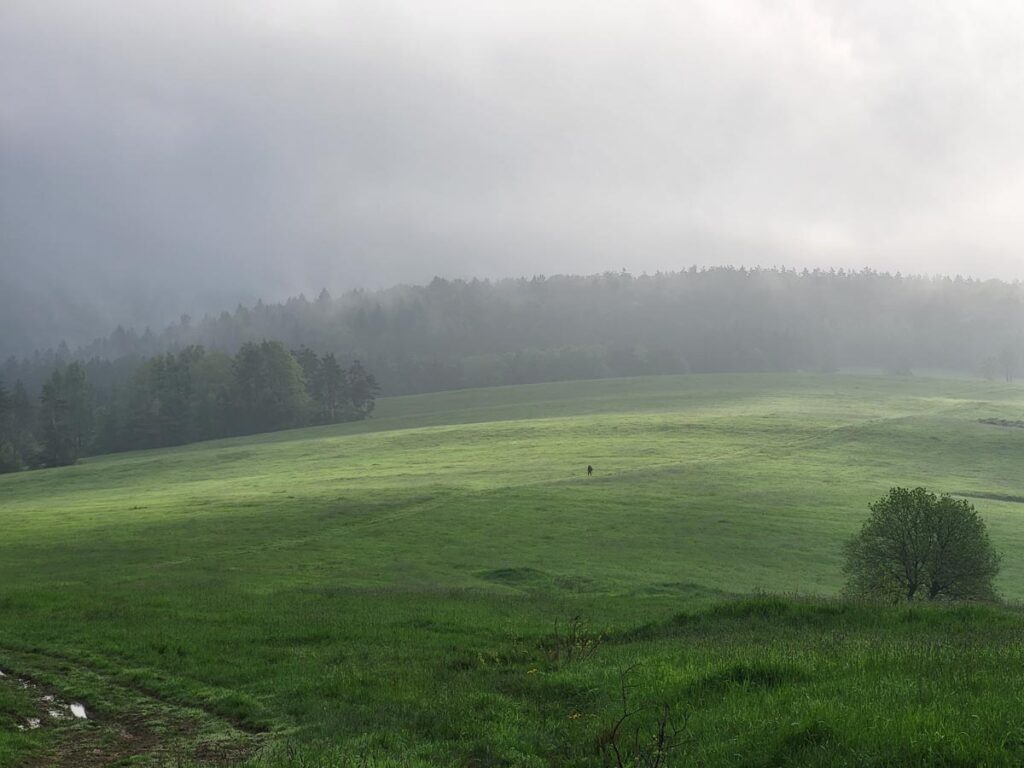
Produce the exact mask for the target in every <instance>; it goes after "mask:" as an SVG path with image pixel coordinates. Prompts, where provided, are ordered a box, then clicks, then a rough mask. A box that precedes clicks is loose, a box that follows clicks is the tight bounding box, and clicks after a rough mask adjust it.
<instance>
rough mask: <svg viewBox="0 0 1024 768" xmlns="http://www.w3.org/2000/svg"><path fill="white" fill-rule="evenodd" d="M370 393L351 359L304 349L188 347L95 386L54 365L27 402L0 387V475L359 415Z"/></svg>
mask: <svg viewBox="0 0 1024 768" xmlns="http://www.w3.org/2000/svg"><path fill="white" fill-rule="evenodd" d="M379 390H380V387H379V385H378V383H377V380H376V378H375V377H374V376H373V374H371V373H370V372H369V371H367V370H366V369H365V368H364V367H363V365H362V364H361V363H360V362H359V361H358V360H353V361H352V362H351V363H349V364H347V365H343V364H342V363H341V362H339V361H338V359H337V358H336V356H335V355H334V354H331V353H327V354H324V355H318V354H317V353H316V352H314V351H313V350H311V349H309V348H308V347H300V348H299V349H297V350H293V351H291V352H289V351H288V350H287V349H286V348H285V346H284V345H283V344H281V343H280V342H278V341H260V342H246V343H244V344H242V346H241V348H240V349H239V350H238V352H237V353H236V354H235V355H233V356H229V355H227V354H225V353H224V352H218V351H208V350H206V349H204V348H203V347H201V346H188V347H185V348H184V349H182V350H180V351H178V352H168V353H166V354H161V355H156V356H154V357H152V358H149V359H146V360H143V361H141V362H140V363H139V364H138V365H137V366H135V367H134V368H133V370H132V372H131V374H130V376H128V377H127V378H126V379H125V380H124V381H122V382H120V383H114V384H111V385H109V386H102V387H101V386H97V385H96V384H95V383H94V382H92V381H90V377H89V375H88V366H86V365H84V364H82V363H80V362H77V361H70V362H67V363H59V364H57V365H55V366H54V368H53V369H52V371H51V372H50V374H49V376H48V377H47V378H46V379H45V380H44V381H43V383H42V385H41V386H40V388H39V392H38V395H37V396H33V395H32V394H30V391H29V388H28V387H27V386H26V384H25V383H24V382H23V381H21V380H17V381H16V382H15V383H14V386H13V388H11V389H8V388H7V387H6V386H4V384H3V382H2V380H0V472H11V471H17V470H20V469H29V468H36V467H54V466H63V465H67V464H73V463H74V462H75V461H77V460H78V459H79V458H80V457H82V456H86V455H90V454H99V453H111V452H114V451H126V450H135V449H139V448H159V447H163V446H170V445H181V444H184V443H190V442H195V441H198V440H208V439H212V438H218V437H229V436H232V435H244V434H251V433H255V432H268V431H273V430H278V429H288V428H291V427H298V426H306V425H312V424H333V423H337V422H342V421H353V420H358V419H365V418H367V417H368V416H369V415H370V414H371V413H372V412H373V408H374V402H375V398H376V396H377V394H378V392H379Z"/></svg>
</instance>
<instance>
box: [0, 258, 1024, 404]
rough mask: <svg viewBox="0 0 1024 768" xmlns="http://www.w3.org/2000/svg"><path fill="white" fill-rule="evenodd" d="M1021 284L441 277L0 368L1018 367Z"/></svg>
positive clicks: (392, 387) (122, 332)
mask: <svg viewBox="0 0 1024 768" xmlns="http://www.w3.org/2000/svg"><path fill="white" fill-rule="evenodd" d="M1022 328H1024V286H1022V285H1021V284H1019V283H1007V282H1002V281H998V280H988V281H980V280H974V279H967V278H962V277H953V278H950V277H917V276H900V275H890V274H885V273H878V272H874V271H871V270H864V271H859V272H845V271H835V270H829V271H807V270H804V271H795V270H785V269H753V270H748V269H745V268H710V269H698V268H696V267H693V268H691V269H689V270H685V271H681V272H667V273H659V274H656V275H640V276H633V275H630V274H628V273H625V272H622V273H605V274H600V275H591V276H554V277H533V278H522V279H516V280H511V279H509V280H498V281H488V280H472V281H463V280H445V279H442V278H435V279H434V280H433V281H431V282H430V283H429V284H426V285H421V286H399V287H394V288H390V289H387V290H382V291H352V292H348V293H345V294H343V295H340V296H337V297H332V296H331V295H330V294H329V293H328V292H327V291H326V290H324V291H322V292H321V293H320V295H319V296H315V297H312V298H309V297H306V296H303V295H300V296H297V297H294V298H291V299H289V300H287V301H285V302H282V303H277V304H265V303H263V302H257V303H256V304H254V305H251V306H242V305H239V306H238V307H237V308H235V309H234V310H233V311H227V310H225V311H223V312H221V313H219V314H215V315H207V316H204V317H202V318H191V317H189V316H187V315H183V316H182V317H181V318H180V319H179V321H178V322H176V323H173V324H171V325H168V326H167V327H165V328H163V329H162V330H159V331H152V330H150V329H145V330H142V331H140V330H139V329H135V328H126V327H124V326H119V327H117V329H116V330H114V331H113V332H112V333H110V334H109V335H107V336H104V337H101V338H98V339H96V340H94V341H93V342H91V343H89V344H87V345H84V346H81V347H78V348H71V347H69V346H68V345H66V344H65V345H62V346H60V347H58V348H49V349H46V350H37V351H36V352H35V353H34V354H32V355H28V356H22V357H16V356H11V357H8V358H7V359H6V361H5V362H4V363H3V364H2V366H0V378H2V379H3V380H5V381H7V382H9V383H14V382H15V381H22V382H23V383H24V384H25V385H26V386H27V387H28V388H29V389H30V390H33V391H34V390H38V388H39V387H40V386H41V385H42V382H43V381H44V380H45V378H46V377H47V376H48V375H49V374H50V372H51V370H52V369H53V368H54V366H56V365H59V364H62V363H67V362H69V361H72V360H77V361H80V362H81V363H83V365H84V366H85V369H86V371H87V372H88V375H89V379H90V381H91V382H92V384H93V386H96V387H99V388H104V389H105V388H110V387H114V386H117V385H119V384H121V383H123V382H124V381H126V380H127V379H128V378H129V377H130V376H131V375H132V373H133V372H134V371H135V369H136V368H138V366H139V365H140V364H141V363H142V361H144V360H145V359H147V358H149V357H152V356H154V355H160V354H165V353H168V352H177V351H180V350H183V349H186V348H188V347H191V346H201V347H204V348H206V349H208V350H211V351H217V352H222V353H225V354H235V353H236V352H237V351H238V350H239V349H240V348H241V347H242V345H243V344H245V343H247V342H260V341H263V340H273V341H279V342H281V343H282V344H283V345H285V347H287V348H289V349H292V350H298V349H301V348H308V349H310V350H313V351H314V352H316V353H318V354H331V355H334V356H336V357H337V358H338V359H339V360H340V361H343V362H345V363H346V364H349V363H351V362H353V361H355V360H359V361H361V363H362V364H363V365H365V366H366V367H367V368H368V369H369V370H371V371H372V372H373V373H374V375H375V376H376V377H377V379H378V380H379V381H380V383H381V386H382V389H383V392H384V393H385V394H392V395H394V394H409V393H418V392H430V391H437V390H445V389H455V388H462V387H477V386H493V385H502V384H520V383H529V382H541V381H557V380H568V379H587V378H604V377H610V376H634V375H644V374H657V373H704V372H742V371H750V372H753V371H798V370H803V371H818V372H832V371H837V370H839V369H841V368H850V367H866V368H874V369H878V370H881V371H886V372H890V373H900V374H909V373H911V372H912V371H913V370H915V369H930V370H943V371H956V372H960V373H964V374H971V375H978V376H984V377H987V378H995V377H1001V378H1013V377H1014V376H1015V375H1016V372H1017V366H1018V360H1019V359H1020V357H1021V353H1022V352H1024V334H1022V331H1021V329H1022Z"/></svg>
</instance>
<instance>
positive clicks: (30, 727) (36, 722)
mask: <svg viewBox="0 0 1024 768" xmlns="http://www.w3.org/2000/svg"><path fill="white" fill-rule="evenodd" d="M4 677H7V675H4ZM42 724H43V721H42V720H40V719H39V718H38V717H30V718H29V719H28V721H27V722H26V723H25V724H24V725H19V726H18V730H19V731H34V730H35V729H36V728H38V727H39V726H41V725H42Z"/></svg>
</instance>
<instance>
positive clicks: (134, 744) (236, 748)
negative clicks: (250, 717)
mask: <svg viewBox="0 0 1024 768" xmlns="http://www.w3.org/2000/svg"><path fill="white" fill-rule="evenodd" d="M0 670H2V671H3V676H0V685H11V686H18V687H20V688H21V689H22V690H23V691H25V692H27V693H28V694H29V695H30V696H31V698H32V700H33V702H34V704H35V708H36V715H35V716H33V717H30V718H26V720H25V722H24V723H22V724H21V726H20V727H21V728H22V729H24V730H38V731H39V732H40V733H41V734H43V735H44V737H45V742H46V745H47V746H46V748H45V750H44V751H43V752H42V753H40V754H37V755H35V756H34V757H32V758H31V759H29V760H28V761H27V762H25V763H24V764H23V766H20V767H19V768H43V767H44V766H46V768H103V767H104V766H110V765H115V764H117V765H120V764H122V763H125V762H127V761H128V760H131V761H132V765H133V766H140V767H141V766H150V767H153V768H155V767H157V766H169V765H170V766H178V765H189V766H197V767H198V766H211V767H212V766H217V767H218V768H226V767H227V766H233V765H238V764H239V763H241V762H243V761H244V760H246V759H247V758H249V757H252V756H253V755H254V754H255V753H256V752H258V751H259V749H260V748H261V747H262V746H263V745H264V744H265V743H266V742H267V741H268V738H269V734H268V733H266V732H258V731H254V730H253V729H252V728H248V729H245V730H243V729H242V728H240V727H238V725H237V724H235V723H232V722H230V721H228V720H227V719H225V718H223V717H221V716H218V715H217V714H215V713H213V712H211V711H209V710H208V709H204V708H202V707H199V706H192V705H183V704H179V703H175V702H170V701H168V700H167V699H166V698H160V697H158V696H154V695H151V693H150V692H149V691H145V690H142V689H141V688H139V687H136V686H131V685H125V684H123V683H121V682H117V681H113V680H111V678H110V676H109V675H106V674H104V673H103V672H102V671H97V670H94V669H91V668H89V667H86V666H85V665H82V664H81V663H80V662H78V661H76V660H74V659H69V658H67V657H65V656H62V655H57V654H53V655H50V654H43V653H39V652H26V651H17V650H14V649H6V648H0ZM69 691H70V692H74V694H75V695H74V696H72V695H70V694H69V693H68V692H69Z"/></svg>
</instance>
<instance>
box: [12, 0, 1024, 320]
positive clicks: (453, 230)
mask: <svg viewBox="0 0 1024 768" xmlns="http://www.w3.org/2000/svg"><path fill="white" fill-rule="evenodd" d="M1022 39H1024V4H1021V3H1019V2H1011V1H1008V2H969V3H968V2H952V1H949V2H942V1H941V0H911V1H909V2H893V0H885V1H883V2H870V1H866V2H857V3H850V2H847V1H846V0H835V2H829V1H827V0H826V1H823V2H814V1H813V0H791V1H787V0H772V1H771V2H767V1H766V2H758V1H756V0H706V1H688V0H666V1H665V2H657V1H654V0H629V1H628V2H627V1H626V0H622V2H616V3H610V2H599V1H598V0H579V1H578V2H577V1H575V0H568V1H566V0H562V1H559V0H545V1H544V2H539V1H538V2H532V1H531V0H514V1H513V0H509V1H508V2H492V1H490V0H464V1H463V2H447V1H446V0H433V1H432V2H408V3H395V2H386V1H382V0H372V2H366V3H358V2H326V1H324V0H290V1H289V2H280V0H275V1H274V2H263V1H262V0H240V1H239V2H227V1H224V0H175V1H174V2H145V1H144V0H123V1H120V0H81V2H75V1H72V0H67V1H66V2H59V1H57V0H2V2H0V149H2V157H0V281H2V282H0V301H3V300H4V299H3V297H4V295H7V296H11V295H14V296H16V297H20V300H21V301H22V302H24V301H25V297H26V296H31V297H33V301H35V302H36V304H37V306H43V305H46V303H47V302H48V301H50V299H51V298H52V297H54V296H56V297H63V298H64V300H74V301H76V302H78V303H79V304H82V305H90V306H93V307H94V308H95V307H96V306H99V307H102V308H103V311H104V312H106V313H107V314H108V315H109V316H110V317H111V318H113V319H125V320H129V321H132V320H134V321H137V320H139V319H140V318H142V319H146V318H148V317H149V315H147V313H150V314H153V313H157V312H170V311H172V310H174V311H176V310H177V309H189V310H192V311H194V310H195V309H197V308H210V309H213V308H219V307H220V304H219V303H218V302H225V301H229V300H230V301H233V300H235V299H236V298H244V297H249V296H257V295H259V296H263V297H264V298H266V299H268V300H269V299H279V298H282V297H284V296H287V295H289V294H292V293H295V292H298V291H300V290H306V291H311V290H316V289H317V288H319V287H320V286H322V285H327V286H328V287H330V288H332V289H333V290H335V291H338V290H343V289H345V288H350V287H356V286H367V287H377V286H386V285H389V284H392V283H395V282H420V281H425V280H429V279H430V278H431V277H432V276H433V275H435V274H440V275H444V276H451V277H458V276H474V275H475V276H499V275H520V274H534V273H545V274H552V273H556V272H577V273H578V272H588V273H589V272H596V271H602V270H606V269H615V270H617V269H620V268H623V267H624V268H627V269H629V270H631V271H634V272H641V271H654V270H658V269H678V268H682V267H686V266H688V265H690V264H694V263H696V264H723V263H733V264H741V263H742V264H748V265H756V264H762V265H772V264H785V265H788V266H795V267H803V266H823V267H828V266H836V267H839V266H842V267H854V268H859V267H862V266H872V267H876V268H880V269H887V270H891V271H895V270H902V271H904V272H907V271H912V272H929V273H934V272H944V273H964V274H974V275H980V276H999V277H1004V278H1012V279H1017V278H1024V248H1022V243H1024V151H1022V144H1024V45H1022V44H1021V40H1022ZM69 297H70V298H69ZM10 306H12V303H11V301H8V307H10ZM0 314H2V312H0ZM122 315H123V318H122V317H121V316H122Z"/></svg>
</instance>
